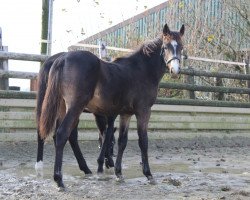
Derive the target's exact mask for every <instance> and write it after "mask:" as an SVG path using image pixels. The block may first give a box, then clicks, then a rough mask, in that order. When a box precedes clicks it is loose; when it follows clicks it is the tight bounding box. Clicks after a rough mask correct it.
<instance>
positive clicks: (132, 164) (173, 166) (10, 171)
mask: <svg viewBox="0 0 250 200" xmlns="http://www.w3.org/2000/svg"><path fill="white" fill-rule="evenodd" d="M23 145H24V146H22V143H20V144H19V145H16V146H15V148H13V146H12V145H8V144H6V143H0V152H1V157H0V199H44V200H45V199H60V200H61V199H62V200H66V199H67V200H73V199H83V198H86V199H168V200H171V199H174V200H176V199H185V200H186V199H190V200H191V199H192V200H193V199H199V200H200V199H223V198H224V199H232V200H234V199H242V200H244V199H250V184H249V183H250V159H249V160H248V159H247V158H249V157H250V149H249V147H248V146H247V147H239V148H236V147H235V148H228V147H226V148H206V149H191V148H190V149H179V148H178V149H172V150H171V151H169V150H168V149H164V148H154V146H151V150H150V155H152V157H150V158H149V162H150V167H151V172H152V173H153V176H154V178H155V180H156V182H157V184H156V185H150V184H149V182H148V181H147V179H146V177H145V176H144V175H143V173H142V168H141V165H140V156H138V151H137V150H138V147H137V146H138V144H137V142H134V143H133V142H131V141H130V143H129V144H128V147H127V148H128V150H127V151H126V154H124V160H123V175H124V177H125V181H124V182H123V183H117V182H116V177H115V175H114V171H112V170H109V171H106V173H105V174H104V175H99V174H97V173H96V169H97V164H96V158H97V155H98V153H99V151H98V149H95V148H92V147H93V146H95V145H96V144H93V142H92V143H91V142H90V143H87V142H85V143H84V145H82V147H81V148H82V149H88V151H85V157H86V160H87V163H88V165H89V167H90V169H91V170H92V172H93V175H92V176H85V175H84V173H83V172H81V171H80V170H79V168H78V165H77V162H76V160H75V158H74V156H73V154H72V151H71V149H70V148H66V149H65V153H64V162H63V180H64V183H65V185H66V192H59V191H58V189H57V187H56V184H55V183H54V181H53V167H54V166H53V164H54V155H51V154H50V153H51V152H53V144H48V145H47V146H46V149H45V150H46V151H45V156H44V157H45V162H44V170H43V176H42V177H37V176H36V171H35V169H34V164H35V162H34V161H35V153H34V154H33V155H32V154H31V155H30V154H23V153H22V151H21V150H19V149H18V148H21V149H25V148H29V149H34V151H35V149H36V143H35V142H34V143H24V144H23ZM88 145H89V146H88ZM129 145H130V146H129ZM96 146H97V145H96ZM155 146H156V145H155ZM243 152H244V156H243V157H242V158H241V157H240V156H239V155H241V154H242V153H243ZM159 155H160V156H159ZM126 158H127V159H126ZM241 159H242V162H241Z"/></svg>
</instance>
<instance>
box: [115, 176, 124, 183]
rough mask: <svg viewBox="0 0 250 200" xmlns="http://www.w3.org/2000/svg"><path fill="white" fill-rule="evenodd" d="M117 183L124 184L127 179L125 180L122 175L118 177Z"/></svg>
mask: <svg viewBox="0 0 250 200" xmlns="http://www.w3.org/2000/svg"><path fill="white" fill-rule="evenodd" d="M116 182H118V183H124V182H125V179H124V177H123V176H122V175H120V176H117V177H116Z"/></svg>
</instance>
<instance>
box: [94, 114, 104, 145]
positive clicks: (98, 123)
mask: <svg viewBox="0 0 250 200" xmlns="http://www.w3.org/2000/svg"><path fill="white" fill-rule="evenodd" d="M94 116H95V123H96V126H97V128H98V129H99V138H98V139H99V148H101V147H102V143H103V137H104V132H105V131H106V128H107V118H106V117H104V116H101V115H96V114H94Z"/></svg>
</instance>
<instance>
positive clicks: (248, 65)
mask: <svg viewBox="0 0 250 200" xmlns="http://www.w3.org/2000/svg"><path fill="white" fill-rule="evenodd" d="M245 63H246V74H250V55H249V53H248V55H247V57H246V59H245ZM247 87H248V88H250V80H247ZM248 99H249V101H250V94H248Z"/></svg>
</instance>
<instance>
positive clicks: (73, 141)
mask: <svg viewBox="0 0 250 200" xmlns="http://www.w3.org/2000/svg"><path fill="white" fill-rule="evenodd" d="M77 126H78V123H77V125H76V126H75V128H74V129H73V130H72V132H71V134H70V136H69V143H70V146H71V148H72V150H73V152H74V155H75V157H76V160H77V162H78V165H79V168H80V170H82V171H83V172H84V173H85V174H92V172H91V170H90V169H89V168H88V165H87V163H86V161H85V159H84V157H83V155H82V152H81V149H80V147H79V144H78V131H77Z"/></svg>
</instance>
